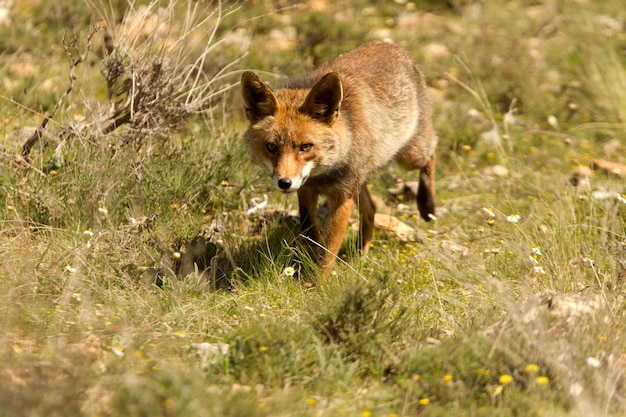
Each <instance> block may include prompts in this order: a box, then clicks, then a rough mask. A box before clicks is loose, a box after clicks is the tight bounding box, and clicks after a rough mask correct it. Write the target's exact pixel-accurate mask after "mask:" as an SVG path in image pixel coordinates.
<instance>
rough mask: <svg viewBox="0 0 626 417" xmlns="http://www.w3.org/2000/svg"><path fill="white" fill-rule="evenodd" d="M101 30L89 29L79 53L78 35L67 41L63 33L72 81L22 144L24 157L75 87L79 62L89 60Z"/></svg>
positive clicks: (95, 27) (95, 26)
mask: <svg viewBox="0 0 626 417" xmlns="http://www.w3.org/2000/svg"><path fill="white" fill-rule="evenodd" d="M99 31H100V26H98V25H93V26H92V28H91V30H90V31H89V35H88V36H87V46H86V48H85V52H83V53H82V54H80V53H78V48H77V46H76V42H77V39H76V36H75V35H74V36H72V38H71V39H70V40H69V41H67V40H66V37H65V35H63V46H64V48H65V53H66V54H67V59H68V61H69V64H70V74H69V80H70V83H69V85H68V87H67V89H66V90H65V92H64V93H63V94H62V95H61V97H59V99H58V100H57V102H56V104H55V105H54V108H53V109H52V111H51V112H50V113H48V115H46V116H45V117H44V119H43V120H42V121H41V124H40V125H39V127H37V129H36V130H35V132H34V133H33V134H32V135H31V136H30V137H29V138H28V139H26V142H25V143H24V145H23V146H22V156H23V157H24V158H26V159H27V158H28V156H29V154H30V151H31V149H32V148H33V146H35V144H36V143H37V142H38V141H39V139H41V136H42V135H43V131H44V130H45V129H46V126H47V125H48V122H49V121H50V120H52V119H53V118H54V116H55V115H56V113H57V111H58V110H59V109H60V108H61V105H62V104H63V102H64V101H65V99H66V98H67V96H68V95H69V94H70V93H71V92H72V90H73V89H74V83H75V82H76V78H77V77H76V68H77V67H78V65H79V64H81V63H83V62H85V61H86V60H87V57H88V55H89V51H90V50H91V40H92V39H93V37H94V35H95V34H96V33H97V32H99Z"/></svg>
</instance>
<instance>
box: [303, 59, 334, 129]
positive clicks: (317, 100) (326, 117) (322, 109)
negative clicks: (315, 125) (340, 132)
mask: <svg viewBox="0 0 626 417" xmlns="http://www.w3.org/2000/svg"><path fill="white" fill-rule="evenodd" d="M342 100H343V86H342V84H341V79H339V74H337V73H336V72H330V73H328V74H326V75H324V77H322V79H321V80H319V81H318V83H317V84H315V86H313V88H312V89H311V92H310V93H309V95H308V96H307V97H306V99H305V100H304V104H303V105H302V106H301V107H300V111H301V112H302V113H306V114H308V115H309V116H311V117H312V118H314V119H316V120H319V121H321V122H323V123H326V124H329V125H330V124H333V123H334V122H335V120H336V119H337V116H338V115H339V106H341V101H342Z"/></svg>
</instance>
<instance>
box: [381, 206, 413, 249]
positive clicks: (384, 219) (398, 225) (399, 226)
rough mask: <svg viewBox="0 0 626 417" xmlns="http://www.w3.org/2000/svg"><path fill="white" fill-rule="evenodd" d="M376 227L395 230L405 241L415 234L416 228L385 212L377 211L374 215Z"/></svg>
mask: <svg viewBox="0 0 626 417" xmlns="http://www.w3.org/2000/svg"><path fill="white" fill-rule="evenodd" d="M374 227H377V228H379V229H382V230H387V231H390V232H393V233H394V234H395V235H396V236H398V238H399V239H400V240H402V241H403V242H406V241H408V240H409V238H410V237H412V236H414V235H415V229H413V228H412V227H411V226H409V225H408V224H406V223H403V222H401V221H400V220H398V219H396V218H395V217H393V216H390V215H388V214H383V213H376V215H375V216H374Z"/></svg>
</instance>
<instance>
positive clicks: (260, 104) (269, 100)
mask: <svg viewBox="0 0 626 417" xmlns="http://www.w3.org/2000/svg"><path fill="white" fill-rule="evenodd" d="M241 93H242V96H243V103H244V107H245V109H246V117H247V118H248V121H249V122H250V124H255V123H257V122H259V121H261V120H263V119H264V118H266V117H268V116H271V115H273V114H274V113H275V112H276V109H277V108H278V99H277V98H276V96H275V95H274V93H273V92H272V89H271V88H270V87H269V86H268V85H267V84H266V83H265V81H263V80H262V79H261V78H259V76H258V75H256V74H255V73H253V72H250V71H246V72H244V73H243V75H242V76H241Z"/></svg>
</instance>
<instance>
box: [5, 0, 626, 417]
mask: <svg viewBox="0 0 626 417" xmlns="http://www.w3.org/2000/svg"><path fill="white" fill-rule="evenodd" d="M266 3H267V4H266ZM269 3H270V2H265V3H258V4H257V3H255V2H252V3H250V4H245V5H243V4H242V5H241V6H242V7H239V5H238V4H236V3H220V2H208V3H206V2H205V3H202V2H175V1H173V2H166V3H163V4H161V3H159V2H150V3H147V4H145V5H143V4H138V3H133V4H130V5H127V4H126V3H125V2H121V3H114V4H112V5H111V4H104V3H99V2H93V1H90V2H89V3H88V6H89V7H83V8H76V7H73V8H71V6H72V4H73V3H72V4H69V3H68V8H63V7H61V8H58V7H53V6H52V5H51V6H50V7H46V8H43V9H41V10H40V9H34V8H32V7H31V6H30V5H22V4H20V5H17V4H16V5H14V6H13V9H12V10H11V13H12V16H14V19H13V23H12V25H11V26H8V27H7V26H5V27H2V28H0V31H2V32H3V37H0V39H3V40H2V41H0V42H2V45H3V46H4V50H6V51H10V52H7V53H6V54H4V55H2V56H0V61H1V62H3V64H4V66H5V69H4V70H3V75H4V76H5V81H4V82H5V87H6V90H7V97H6V98H5V99H4V100H2V101H0V111H2V112H3V114H4V119H3V120H4V122H3V123H4V127H3V129H4V130H3V133H4V141H3V142H2V143H1V145H2V146H3V148H2V152H1V154H0V190H2V192H1V193H0V213H1V214H0V218H2V219H3V220H2V222H0V236H1V238H0V259H2V261H1V262H0V294H1V295H0V317H1V318H0V326H1V328H2V330H3V332H2V336H0V349H1V352H2V353H3V355H4V358H5V360H4V361H3V362H2V364H1V365H0V374H2V376H3V377H4V379H5V382H6V383H5V384H3V386H2V388H0V404H2V407H0V415H7V416H10V415H29V416H39V415H41V416H44V415H45V416H55V415H59V416H60V415H90V416H108V415H111V416H112V415H147V414H150V415H163V416H168V415H176V416H186V415H190V416H191V415H193V416H202V415H208V416H212V415H220V416H240V415H246V416H282V415H285V416H287V415H289V416H311V415H318V416H321V415H356V416H392V415H395V416H409V415H428V416H439V415H451V414H454V415H467V416H479V415H480V416H496V415H497V416H503V415H504V416H506V415H525V416H526V415H528V416H540V415H543V416H588V415H594V416H619V415H622V414H623V413H624V410H625V409H626V405H625V404H624V401H625V400H624V398H625V396H626V389H625V386H624V372H625V370H626V361H625V356H624V354H625V352H624V346H625V345H626V333H625V331H624V324H623V323H624V314H625V311H624V299H623V295H624V278H625V277H626V264H625V261H624V259H626V249H625V248H626V242H625V238H624V236H625V235H626V220H625V219H626V203H625V202H624V201H625V196H624V194H626V189H625V188H624V182H623V178H619V177H614V176H610V175H607V174H605V173H602V172H591V173H590V174H589V172H588V171H580V172H584V175H583V177H581V178H582V180H581V181H579V182H578V184H579V185H578V186H574V185H572V183H571V182H570V176H571V175H572V172H573V170H574V169H580V166H581V165H582V166H584V165H590V164H591V162H592V161H593V159H595V158H605V159H609V160H612V161H614V162H617V163H626V160H625V159H624V156H623V155H624V152H622V151H623V149H624V146H625V145H624V142H623V139H622V136H623V132H624V114H623V110H624V108H623V105H621V103H623V102H624V100H621V99H620V97H621V95H622V94H623V91H622V90H624V91H626V81H625V80H626V63H625V62H624V60H623V59H622V58H621V55H620V53H619V51H621V49H623V46H624V39H625V36H626V35H625V33H626V32H625V31H624V29H623V26H624V19H625V16H624V14H623V11H622V10H621V9H620V8H619V6H618V5H615V4H614V2H610V1H599V2H593V4H590V3H589V4H587V3H584V2H547V3H546V4H536V2H527V1H522V0H519V1H515V2H504V1H502V2H499V1H498V2H488V3H480V2H472V1H464V2H455V3H454V5H453V6H450V7H447V6H446V7H444V6H442V5H441V4H440V2H425V3H423V4H422V3H419V4H417V3H416V4H413V3H408V4H407V5H403V4H400V3H401V2H394V3H391V2H389V3H380V2H379V3H380V4H377V5H376V6H377V7H371V5H370V4H369V3H366V2H359V1H354V2H340V3H339V4H332V5H331V4H330V2H327V4H326V5H325V8H323V9H321V10H318V11H317V12H316V13H315V14H311V13H310V10H308V9H306V8H304V9H303V8H295V7H288V5H287V4H282V3H280V2H279V3H280V4H276V5H274V6H269ZM310 3H311V6H313V3H315V4H318V2H310ZM321 3H323V2H319V4H321ZM55 4H56V3H55ZM243 6H245V7H243ZM268 7H282V9H280V12H277V13H269V14H268ZM44 9H45V10H44ZM68 10H71V12H69V11H68ZM94 20H95V21H104V22H105V24H102V26H104V27H105V28H106V30H107V31H108V33H109V35H110V40H112V42H113V47H112V48H109V49H108V51H107V52H106V53H104V52H103V53H102V55H101V56H97V55H95V54H96V53H97V52H95V49H97V48H94V52H93V53H92V54H90V58H89V59H86V60H85V61H84V62H83V63H82V64H81V66H80V67H79V70H78V71H76V77H77V78H76V85H75V88H74V89H73V91H71V94H68V95H67V98H66V99H65V100H64V101H63V105H62V106H60V108H59V111H58V112H57V113H56V114H55V116H54V118H53V119H52V120H51V121H50V123H49V124H48V126H47V127H46V129H45V133H44V135H43V136H42V138H41V140H40V141H39V142H38V143H37V145H36V146H34V147H33V148H32V150H31V157H32V159H31V160H30V161H29V162H26V161H24V160H23V159H21V158H19V152H20V147H21V145H22V144H23V140H24V139H25V137H28V134H29V133H32V128H31V129H29V126H30V127H32V126H38V125H40V123H41V117H42V116H41V114H49V112H50V110H51V109H52V108H53V107H54V105H55V103H57V100H58V98H59V97H60V96H61V95H62V94H63V92H64V91H65V89H66V85H65V80H66V78H63V77H65V76H66V74H67V72H68V68H67V63H66V62H65V61H64V52H63V47H62V41H61V39H62V35H63V34H62V33H61V32H62V31H60V30H59V29H58V28H59V27H64V26H73V27H74V28H75V32H76V35H77V38H76V39H77V43H76V47H77V48H78V50H81V48H82V47H83V46H84V42H85V41H84V40H85V39H86V34H87V33H89V32H88V31H89V27H91V24H92V23H93V21H94ZM315 22H317V23H315ZM620 22H621V26H620ZM314 23H315V25H314ZM357 23H358V24H357ZM28 25H30V27H33V28H36V30H34V31H29V30H27V26H28ZM327 26H328V28H331V29H332V30H330V29H329V30H325V31H323V33H324V34H325V38H324V40H323V42H320V41H319V36H316V34H318V32H320V28H322V29H323V28H326V27H327ZM9 35H11V36H9ZM381 36H385V37H390V38H393V39H394V40H396V41H397V42H400V43H402V44H404V45H405V46H406V47H407V48H408V49H409V50H410V51H411V52H412V53H413V54H414V55H415V56H416V57H417V58H418V60H419V61H420V62H421V63H422V66H423V69H424V71H425V73H426V74H427V77H428V81H429V85H431V86H433V87H434V88H433V89H432V91H431V92H432V94H433V97H434V101H435V103H436V116H435V120H436V127H437V131H438V134H439V136H440V141H441V142H440V143H441V144H440V148H439V155H440V158H439V160H440V164H439V167H438V172H437V178H438V193H439V194H438V197H439V202H440V210H439V213H438V215H437V218H438V220H437V222H435V223H434V224H432V225H425V224H420V223H418V222H417V219H416V216H415V214H414V209H415V207H414V206H413V204H414V202H412V201H410V202H409V201H406V200H405V197H404V196H402V195H401V196H392V195H390V194H388V193H387V191H386V189H387V188H388V187H390V186H391V185H393V184H394V183H395V181H396V178H398V177H402V178H403V179H404V180H406V181H408V180H412V179H414V178H413V176H412V175H413V174H412V173H404V172H401V171H400V170H399V168H398V167H396V166H392V167H390V168H389V169H386V170H384V171H383V172H381V174H380V175H379V176H377V177H376V178H372V192H373V194H374V195H377V196H378V197H379V200H380V201H379V206H380V207H379V211H380V212H383V213H385V214H388V215H392V216H394V217H397V218H398V219H400V220H402V221H403V222H405V223H406V224H408V225H409V226H411V227H413V228H414V229H416V234H415V236H414V238H413V239H408V240H406V241H405V240H401V239H399V238H397V237H396V236H394V235H393V234H391V233H387V232H383V231H377V234H376V236H375V240H374V245H373V247H372V248H371V251H370V253H369V255H368V257H367V259H360V258H358V257H355V256H354V255H353V250H352V249H351V248H352V246H354V244H355V242H356V236H355V234H354V233H353V232H349V233H348V239H347V242H346V245H345V252H346V253H345V256H344V258H343V259H344V260H346V262H347V263H346V264H343V263H338V266H337V267H336V274H335V275H333V276H332V277H331V279H330V280H329V282H328V283H327V284H325V285H323V286H321V287H316V288H307V287H306V286H304V285H303V278H307V276H308V275H307V274H311V273H312V272H311V271H313V270H314V267H313V265H312V263H311V261H310V259H309V257H308V252H307V249H306V246H305V245H302V244H301V242H300V239H298V236H297V233H296V232H295V231H294V228H293V225H294V223H293V219H292V218H290V217H289V216H288V215H287V214H288V213H289V212H290V210H293V208H294V207H296V201H295V200H294V199H293V198H292V197H285V196H283V195H282V194H281V195H278V194H277V193H274V192H273V191H272V189H271V183H270V181H269V180H267V179H266V178H264V177H262V176H261V173H260V172H258V170H256V169H255V168H254V167H252V166H251V164H250V163H249V156H248V155H247V154H246V152H245V150H244V147H243V146H242V144H241V143H240V142H241V140H240V134H239V133H238V132H240V131H241V130H242V129H243V128H244V125H243V118H242V117H241V116H242V115H241V111H240V109H239V107H240V106H239V104H238V97H237V94H236V89H235V91H231V89H232V86H235V84H236V80H237V73H238V71H239V70H241V69H243V68H244V67H252V68H255V69H257V70H259V71H268V72H278V73H285V72H289V73H291V74H293V73H297V72H300V71H304V70H307V69H308V68H310V66H311V65H312V63H313V62H315V61H316V60H320V59H326V58H330V57H331V55H334V54H336V53H339V52H341V51H344V50H346V49H349V48H351V47H352V46H354V44H357V43H360V42H363V41H365V40H369V39H373V38H378V37H381ZM16 39H21V42H22V43H23V44H24V45H25V46H24V47H23V48H21V47H20V46H19V42H18V41H17V40H16ZM589 39H595V40H596V41H594V42H590V41H588V40H589ZM51 45H52V46H51ZM56 45H59V46H56ZM459 57H461V58H459ZM34 62H47V63H49V65H48V66H47V67H45V68H42V69H41V71H39V72H29V71H32V67H33V63H34ZM18 63H19V64H20V65H17V64H18ZM28 64H30V66H29V65H28ZM58 74H63V77H61V76H59V75H58ZM103 75H104V77H103ZM621 86H624V87H625V88H621ZM24 90H27V91H28V94H24ZM9 95H10V96H11V97H12V99H9V97H8V96H9ZM16 103H20V104H19V105H17V104H16ZM29 109H30V110H29ZM31 110H32V111H31ZM217 126H219V128H217ZM224 126H226V127H224ZM24 132H25V133H24ZM128 144H132V145H134V146H125V145H128ZM581 175H582V174H581ZM587 175H588V177H587ZM264 194H266V195H267V196H268V206H267V207H266V208H264V209H261V210H259V211H257V212H256V213H255V215H252V216H246V215H245V212H246V211H247V210H248V209H249V208H250V207H251V205H252V204H253V203H251V200H252V199H253V198H258V199H263V195H264ZM257 201H259V200H257ZM407 205H409V207H410V208H409V209H407V208H406V207H407ZM289 268H292V269H293V270H294V276H290V273H289V274H287V273H286V272H285V271H287V272H290V270H289Z"/></svg>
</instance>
